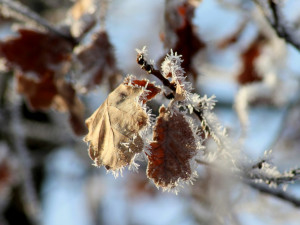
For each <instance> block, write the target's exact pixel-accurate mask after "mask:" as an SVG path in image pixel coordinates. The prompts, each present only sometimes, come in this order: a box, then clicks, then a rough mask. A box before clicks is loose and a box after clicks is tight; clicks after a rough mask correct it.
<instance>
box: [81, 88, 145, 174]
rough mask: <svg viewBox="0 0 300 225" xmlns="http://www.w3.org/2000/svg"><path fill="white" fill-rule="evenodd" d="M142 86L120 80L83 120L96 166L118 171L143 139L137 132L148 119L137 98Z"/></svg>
mask: <svg viewBox="0 0 300 225" xmlns="http://www.w3.org/2000/svg"><path fill="white" fill-rule="evenodd" d="M143 91H144V88H143V87H139V86H133V85H126V84H124V83H123V84H121V85H119V87H117V88H116V89H115V90H114V91H113V92H111V93H110V94H109V96H108V98H107V99H106V100H105V102H104V103H103V104H102V105H101V106H100V107H99V108H98V109H97V110H96V111H95V112H94V113H93V114H92V115H91V117H89V118H88V119H87V120H86V125H87V127H88V130H89V133H88V134H87V135H86V137H85V138H84V140H85V141H86V142H89V155H90V157H91V159H93V160H94V162H95V165H96V166H102V165H103V166H105V167H106V168H107V169H111V170H113V171H118V170H120V169H122V168H123V167H124V166H127V165H130V164H131V163H132V161H133V159H134V156H135V154H136V153H139V152H141V151H142V149H143V146H144V143H143V140H142V138H141V136H140V135H139V132H140V131H141V130H142V129H143V128H145V126H146V125H147V123H148V114H147V113H146V112H145V110H144V109H143V107H142V106H141V105H140V103H139V102H138V100H139V98H140V96H141V95H142V94H143Z"/></svg>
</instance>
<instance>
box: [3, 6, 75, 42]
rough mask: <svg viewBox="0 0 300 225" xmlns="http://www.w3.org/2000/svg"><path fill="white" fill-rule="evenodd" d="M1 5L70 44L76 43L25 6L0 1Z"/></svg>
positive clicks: (72, 38)
mask: <svg viewBox="0 0 300 225" xmlns="http://www.w3.org/2000/svg"><path fill="white" fill-rule="evenodd" d="M1 5H2V6H3V7H7V9H8V10H11V11H13V12H15V13H17V14H19V15H22V16H24V17H25V18H28V19H29V20H32V21H34V22H35V23H37V24H39V25H40V26H42V27H44V28H45V29H47V30H48V31H50V32H52V33H54V34H56V35H57V36H59V37H61V38H63V39H65V40H67V41H69V42H71V43H72V44H73V45H76V44H77V43H78V41H77V40H76V39H75V38H74V37H72V36H71V35H70V34H69V33H66V32H63V31H62V30H59V29H57V28H56V27H55V26H54V25H52V24H50V23H49V22H48V21H47V20H45V19H44V18H42V17H41V16H39V15H38V14H37V13H35V12H33V11H32V10H30V9H29V8H28V7H27V6H25V5H23V4H21V3H19V2H16V1H14V0H0V7H1Z"/></svg>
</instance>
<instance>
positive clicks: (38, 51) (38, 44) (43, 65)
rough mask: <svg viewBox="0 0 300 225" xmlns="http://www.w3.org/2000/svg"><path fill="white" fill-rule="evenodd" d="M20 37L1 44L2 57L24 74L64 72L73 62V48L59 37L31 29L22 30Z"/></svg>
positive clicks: (38, 74)
mask: <svg viewBox="0 0 300 225" xmlns="http://www.w3.org/2000/svg"><path fill="white" fill-rule="evenodd" d="M18 32H19V36H18V37H15V38H12V39H9V40H7V41H6V42H0V56H3V57H4V58H5V59H6V61H7V63H8V65H9V66H11V67H14V68H19V69H20V70H21V71H22V72H35V74H36V75H37V77H39V78H42V77H43V76H44V75H45V74H49V73H55V72H57V71H62V70H64V68H65V64H66V63H68V62H69V61H70V60H71V51H72V48H73V46H72V45H71V44H70V43H69V42H67V41H66V40H64V39H63V38H61V37H58V36H57V35H54V34H51V33H44V32H40V31H35V30H30V29H20V30H19V31H18Z"/></svg>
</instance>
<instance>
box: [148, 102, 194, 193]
mask: <svg viewBox="0 0 300 225" xmlns="http://www.w3.org/2000/svg"><path fill="white" fill-rule="evenodd" d="M153 140H154V141H153V142H152V143H151V144H150V149H149V151H150V154H148V159H149V161H148V168H147V175H148V177H149V178H151V179H152V180H153V181H154V183H155V184H156V186H159V187H162V188H165V189H170V188H174V187H176V186H177V185H178V181H189V180H190V179H191V177H192V174H193V171H192V168H191V163H190V162H191V160H192V159H193V158H194V157H195V156H196V155H197V152H198V148H197V144H196V140H195V137H194V134H193V131H192V129H191V128H190V125H189V123H188V122H187V120H186V119H185V117H184V115H183V114H181V113H180V112H178V111H176V112H173V113H172V114H171V112H170V111H169V110H168V109H166V108H165V107H164V106H162V107H161V108H160V112H159V117H158V119H157V122H156V125H155V128H154V133H153Z"/></svg>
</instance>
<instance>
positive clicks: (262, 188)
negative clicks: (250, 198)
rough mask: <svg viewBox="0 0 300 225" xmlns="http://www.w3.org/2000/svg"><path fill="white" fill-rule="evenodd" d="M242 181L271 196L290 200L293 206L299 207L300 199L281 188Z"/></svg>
mask: <svg viewBox="0 0 300 225" xmlns="http://www.w3.org/2000/svg"><path fill="white" fill-rule="evenodd" d="M244 183H246V184H248V185H249V186H250V187H252V188H254V189H256V190H258V191H259V192H262V193H265V194H268V195H272V196H274V197H277V198H280V199H281V200H284V201H286V202H290V203H292V204H293V205H294V206H295V207H300V199H299V198H297V197H295V196H292V195H290V194H288V193H286V192H284V191H283V190H280V189H278V188H277V189H274V188H270V187H268V186H266V185H262V184H257V183H253V182H246V181H244Z"/></svg>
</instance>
